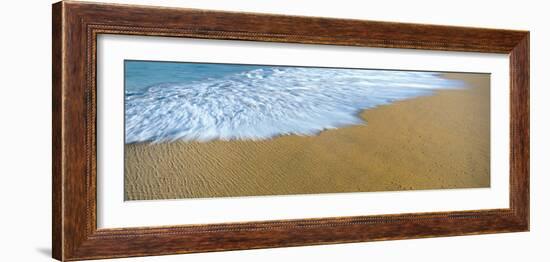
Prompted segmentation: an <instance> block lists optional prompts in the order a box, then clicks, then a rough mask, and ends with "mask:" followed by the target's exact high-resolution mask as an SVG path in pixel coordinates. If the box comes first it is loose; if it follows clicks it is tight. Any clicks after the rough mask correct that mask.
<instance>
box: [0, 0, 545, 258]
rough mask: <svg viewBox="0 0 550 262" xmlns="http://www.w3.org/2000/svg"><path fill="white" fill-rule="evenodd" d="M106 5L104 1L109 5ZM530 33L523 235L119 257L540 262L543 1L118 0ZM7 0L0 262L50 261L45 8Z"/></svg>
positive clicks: (0, 58)
mask: <svg viewBox="0 0 550 262" xmlns="http://www.w3.org/2000/svg"><path fill="white" fill-rule="evenodd" d="M105 1H107V0H105ZM109 2H112V1H109ZM118 2H126V3H149V4H152V3H153V4H157V5H172V6H184V7H197V8H209V9H221V10H235V11H254V12H268V13H284V14H297V15H316V16H328V17H347V18H358V19H372V20H387V21H402V22H419V23H436V24H448V25H462V26H477V27H496V28H509V29H527V30H530V31H531V53H532V55H531V75H532V77H531V112H532V113H531V141H533V143H532V146H531V159H532V160H531V199H532V206H531V209H532V211H531V232H529V233H514V234H496V235H482V236H468V237H450V238H431V239H420V240H400V241H384V242H374V243H358V244H341V245H328V246H314V247H299V248H279V249H264V250H251V251H234V252H218V253H208V254H192V255H179V256H164V257H153V258H134V259H127V260H123V261H181V260H185V261H232V260H238V261H259V260H261V261H284V260H290V259H300V260H306V261H310V260H315V261H334V260H343V259H345V260H346V261H364V260H366V259H368V260H370V261H402V260H409V261H417V260H419V261H420V260H421V261H479V260H486V261H548V259H549V256H550V255H548V253H547V250H545V249H544V248H545V247H547V246H548V243H550V228H549V224H550V211H548V208H547V207H548V206H549V204H548V201H550V193H549V192H550V190H548V188H547V187H548V186H550V178H549V177H550V168H549V166H548V156H549V154H548V153H547V151H545V150H547V148H549V147H550V138H549V135H550V124H548V117H547V114H548V113H547V112H550V102H549V101H548V100H547V99H550V89H549V87H550V80H549V78H548V74H547V73H546V71H548V68H550V63H549V62H548V60H549V59H550V54H549V51H548V48H549V47H550V41H549V40H550V28H548V27H547V26H545V24H546V23H547V22H548V19H547V13H546V11H547V10H548V7H546V6H545V1H534V0H533V1H529V0H524V1H510V2H507V1H479V0H477V1H468V0H462V1H451V2H443V1H420V0H415V1H406V0H403V1H396V0H395V1H394V0H385V1H372V2H368V3H367V2H366V1H346V0H338V1H328V0H327V1H319V0H317V1H315V0H308V1H298V0H294V1H292V0H264V1H253V0H250V1H245V0H232V1H221V0H220V1H210V0H206V1H205V0H203V1H175V0H171V1H137V0H134V1H118ZM50 3H51V2H49V1H43V0H42V1H38V0H36V1H9V2H6V3H4V4H3V6H2V9H1V11H0V12H1V14H0V19H1V20H0V26H1V28H0V29H1V32H2V42H1V48H0V69H1V72H2V74H1V75H0V87H1V89H0V90H1V92H2V93H1V95H0V116H1V118H0V119H1V120H2V127H1V128H0V137H1V138H2V139H3V141H2V143H1V144H0V145H1V146H0V154H1V155H0V159H1V162H0V174H1V175H2V176H3V178H4V180H3V183H0V201H1V203H0V204H1V207H2V215H1V216H0V227H1V229H2V231H1V232H0V241H1V243H0V244H2V252H0V258H2V259H1V260H3V261H48V260H49V256H50V252H51V251H50V245H51V242H50V239H51V233H50V231H51V218H50V217H51V211H50V209H51V200H50V199H51V142H50V139H51V131H50V129H51V113H50V112H51V102H50V100H51V76H50V75H51V37H50V35H51V21H50V19H51V10H50Z"/></svg>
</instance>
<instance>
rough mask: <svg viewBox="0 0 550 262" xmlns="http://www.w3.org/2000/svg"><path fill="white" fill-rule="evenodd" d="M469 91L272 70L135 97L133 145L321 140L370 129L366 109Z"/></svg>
mask: <svg viewBox="0 0 550 262" xmlns="http://www.w3.org/2000/svg"><path fill="white" fill-rule="evenodd" d="M462 87H463V83H462V82H461V81H459V80H450V79H446V78H443V77H442V76H441V75H440V74H439V73H431V72H412V71H384V70H360V69H330V68H300V67H296V68H293V67H266V68H262V69H255V70H251V71H248V72H242V73H237V74H233V75H228V76H226V77H223V78H219V79H206V80H204V81H198V82H193V83H182V84H178V83H166V84H159V85H154V86H151V87H149V88H147V89H146V90H145V91H141V92H127V93H126V97H125V100H126V101H125V103H126V105H125V106H126V109H125V121H126V123H125V129H126V130H125V131H126V136H125V137H126V143H137V142H167V141H174V140H184V141H201V142H204V141H210V140H216V139H219V140H262V139H269V138H272V137H275V136H282V135H302V136H309V135H316V134H318V133H319V132H321V131H323V130H326V129H333V128H338V127H342V126H347V125H361V124H365V123H364V121H363V120H362V119H361V118H360V117H359V116H358V113H359V112H360V111H362V110H364V109H369V108H373V107H376V106H380V105H385V104H388V103H391V102H394V101H398V100H403V99H407V98H414V97H418V96H425V95H430V94H432V92H433V91H434V90H438V89H449V88H462Z"/></svg>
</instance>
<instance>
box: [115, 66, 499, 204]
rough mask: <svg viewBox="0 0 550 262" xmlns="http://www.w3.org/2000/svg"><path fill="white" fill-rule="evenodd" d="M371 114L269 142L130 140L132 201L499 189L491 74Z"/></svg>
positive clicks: (127, 156) (128, 162)
mask: <svg viewBox="0 0 550 262" xmlns="http://www.w3.org/2000/svg"><path fill="white" fill-rule="evenodd" d="M445 77H447V78H453V79H460V80H463V81H465V82H466V84H467V88H464V89H454V90H440V91H436V92H435V93H434V95H431V96H424V97H419V98H414V99H410V100H404V101H399V102H396V103H393V104H390V105H384V106H380V107H377V108H374V109H370V110H366V111H363V112H362V113H361V117H362V118H363V119H364V120H365V121H366V122H367V124H366V125H361V126H349V127H343V128H338V129H332V130H327V131H324V132H321V133H320V134H319V135H317V136H296V135H289V136H281V137H276V138H273V139H269V140H262V141H219V140H218V141H211V142H205V143H200V142H172V143H159V144H149V143H137V144H127V145H126V146H125V169H124V170H125V199H126V200H152V199H177V198H209V197H233V196H259V195H286V194H312V193H343V192H368V191H394V190H421V189H449V188H479V187H488V186H489V185H490V87H489V75H485V74H445Z"/></svg>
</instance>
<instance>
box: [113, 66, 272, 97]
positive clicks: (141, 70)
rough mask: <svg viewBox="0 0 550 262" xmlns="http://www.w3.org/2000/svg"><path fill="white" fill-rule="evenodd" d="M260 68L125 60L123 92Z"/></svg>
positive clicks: (211, 78) (207, 78)
mask: <svg viewBox="0 0 550 262" xmlns="http://www.w3.org/2000/svg"><path fill="white" fill-rule="evenodd" d="M260 68H262V66H249V65H221V64H207V63H176V62H149V61H132V60H126V61H125V63H124V79H125V90H126V91H127V92H136V91H137V92H139V91H143V90H145V89H146V88H148V87H150V86H153V85H158V84H166V83H191V82H199V81H209V80H213V79H219V78H222V77H225V76H227V75H231V74H237V73H241V72H246V71H251V70H255V69H260Z"/></svg>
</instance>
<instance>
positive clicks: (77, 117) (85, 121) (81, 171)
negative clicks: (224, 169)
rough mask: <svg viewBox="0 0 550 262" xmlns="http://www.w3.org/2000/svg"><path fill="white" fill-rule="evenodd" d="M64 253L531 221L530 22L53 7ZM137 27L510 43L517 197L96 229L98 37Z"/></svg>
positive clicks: (455, 46) (150, 251) (461, 231)
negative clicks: (509, 24) (462, 206)
mask: <svg viewBox="0 0 550 262" xmlns="http://www.w3.org/2000/svg"><path fill="white" fill-rule="evenodd" d="M52 26H53V30H52V32H53V45H52V62H53V74H52V76H53V81H52V85H53V89H52V90H53V91H52V100H53V103H52V104H53V107H52V113H53V117H52V126H53V138H52V148H53V149H52V154H53V163H52V171H53V186H52V189H53V196H52V200H53V234H52V239H53V240H52V241H53V242H52V245H53V257H54V258H56V259H58V260H63V261H68V260H82V259H96V258H113V257H127V256H143V255H162V254H175V253H190V252H206V251H219V250H235V249H251V248H267V247H281V246H300V245H317V244H328V243H346V242H358V241H377V240H387V239H407V238H421V237H438V236H452V235H470V234H482V233H499V232H518V231H526V230H528V229H529V33H528V32H525V31H510V30H496V29H483V28H465V27H450V26H435V25H419V24H402V23H388V22H375V21H359V20H343V19H327V18H316V17H294V16H281V15H264V14H262V15H260V14H251V13H230V12H218V11H205V10H193V9H180V8H159V7H144V6H128V5H112V4H97V3H81V2H60V3H56V4H54V6H53V22H52ZM98 34H130V35H150V36H168V37H191V38H208V39H234V40H249V41H269V42H292V43H306V44H308V43H315V44H327V45H348V46H368V47H387V48H414V49H423V50H445V51H470V52H488V53H505V54H510V85H511V93H510V97H511V109H510V110H511V121H510V125H511V132H510V138H511V143H510V144H511V160H510V161H511V163H510V204H511V205H510V208H508V209H494V210H479V211H457V212H439V213H415V214H398V215H380V216H358V217H340V218H318V219H300V220H284V221H268V222H250V223H228V224H209V225H195V226H185V225H182V226H167V227H151V228H123V229H97V226H96V204H97V203H96V132H95V128H96V115H95V114H96V96H95V92H96V82H95V81H96V79H95V78H96V76H95V74H96V57H95V56H96V41H97V36H98Z"/></svg>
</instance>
